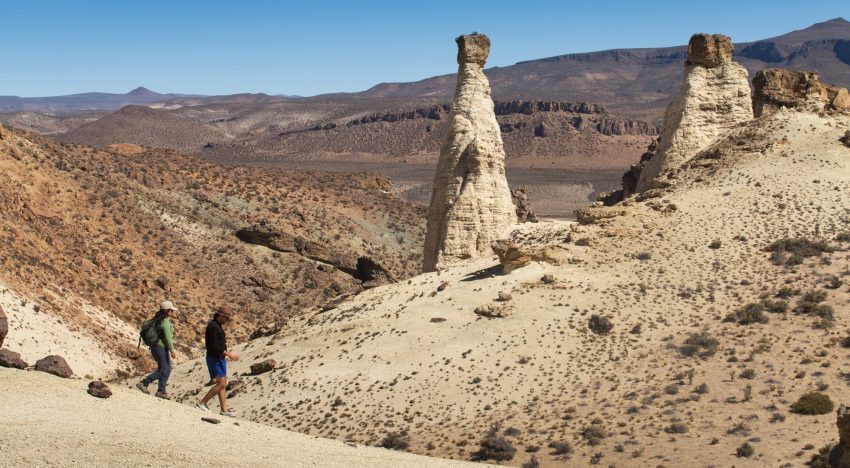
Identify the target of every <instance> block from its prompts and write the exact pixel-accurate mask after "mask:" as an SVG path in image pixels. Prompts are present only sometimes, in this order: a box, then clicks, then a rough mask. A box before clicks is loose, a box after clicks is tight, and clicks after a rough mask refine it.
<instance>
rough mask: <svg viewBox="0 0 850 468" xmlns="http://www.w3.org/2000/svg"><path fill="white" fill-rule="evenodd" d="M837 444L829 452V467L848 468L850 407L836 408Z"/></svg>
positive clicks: (849, 455) (849, 467)
mask: <svg viewBox="0 0 850 468" xmlns="http://www.w3.org/2000/svg"><path fill="white" fill-rule="evenodd" d="M837 423H838V438H839V439H838V444H837V445H836V446H835V447H833V448H832V451H830V452H829V466H830V467H832V468H850V407H848V406H846V405H841V407H839V408H838V421H837Z"/></svg>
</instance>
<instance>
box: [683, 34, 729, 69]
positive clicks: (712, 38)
mask: <svg viewBox="0 0 850 468" xmlns="http://www.w3.org/2000/svg"><path fill="white" fill-rule="evenodd" d="M734 51H735V46H733V45H732V38H730V37H729V36H725V35H723V34H702V33H700V34H694V35H693V36H691V40H690V41H689V42H688V60H687V61H686V62H685V66H688V65H702V66H704V67H706V68H714V67H717V66H720V65H722V64H723V63H725V62H729V61H731V60H732V52H734Z"/></svg>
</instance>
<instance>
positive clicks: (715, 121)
mask: <svg viewBox="0 0 850 468" xmlns="http://www.w3.org/2000/svg"><path fill="white" fill-rule="evenodd" d="M733 51H734V47H733V46H732V40H731V39H730V38H729V37H728V36H724V35H722V34H714V35H709V34H694V35H693V36H692V37H691V40H690V42H689V43H688V59H687V61H686V62H685V77H684V79H683V81H682V85H681V86H680V87H679V93H678V94H677V95H676V98H675V99H674V100H673V102H671V103H670V105H669V106H668V107H667V111H666V112H665V114H664V129H663V131H662V133H661V141H660V142H659V144H658V149H657V150H656V151H655V155H654V156H653V157H652V158H651V159H650V160H648V161H646V164H645V166H644V168H643V169H642V170H641V172H640V177H639V179H638V182H637V187H636V190H635V191H637V192H642V191H644V190H647V189H649V188H652V186H653V181H654V180H655V179H656V178H657V177H658V176H659V175H661V174H662V173H664V172H668V171H675V170H676V169H677V168H678V167H679V166H681V165H682V164H683V163H685V162H687V161H688V160H689V159H691V158H693V157H694V156H695V155H696V154H697V153H698V152H700V151H701V150H703V149H705V148H706V147H707V146H708V145H709V144H710V143H711V142H712V141H714V139H715V138H717V137H718V136H719V135H720V134H721V133H724V132H725V131H727V130H729V129H731V128H733V127H735V126H737V125H738V124H739V123H741V122H746V121H748V120H752V119H753V106H752V101H751V99H750V86H749V83H748V82H747V79H748V75H747V70H746V69H745V68H744V67H742V66H741V65H739V64H737V63H735V62H733V61H732V52H733Z"/></svg>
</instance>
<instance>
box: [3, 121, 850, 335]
mask: <svg viewBox="0 0 850 468" xmlns="http://www.w3.org/2000/svg"><path fill="white" fill-rule="evenodd" d="M838 141H840V142H841V143H844V146H846V147H848V148H850V130H847V131H846V132H844V136H843V137H841V138H839V140H838ZM0 344H3V340H0Z"/></svg>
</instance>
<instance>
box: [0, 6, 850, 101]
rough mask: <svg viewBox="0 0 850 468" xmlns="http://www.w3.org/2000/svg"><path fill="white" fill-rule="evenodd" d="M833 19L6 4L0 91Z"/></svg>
mask: <svg viewBox="0 0 850 468" xmlns="http://www.w3.org/2000/svg"><path fill="white" fill-rule="evenodd" d="M801 5H805V7H802V8H801ZM838 16H841V17H844V18H848V19H850V2H848V1H847V0H842V1H808V2H799V1H796V2H790V1H783V0H777V1H771V2H768V1H764V2H757V1H748V2H740V1H739V2H732V1H722V0H718V1H713V2H692V1H685V0H679V1H656V2H636V1H634V0H632V1H616V0H607V1H582V2H570V1H561V2H556V1H551V2H550V1H543V0H539V1H519V0H512V1H502V0H494V1H478V0H470V1H463V0H455V1H443V0H429V1H416V2H404V1H401V0H398V1H395V2H390V1H365V0H361V1H314V2H309V3H308V2H303V1H299V2H287V1H277V2H271V1H251V0H242V1H230V2H223V1H216V0H207V1H189V0H187V1H178V0H172V1H170V2H165V1H148V2H144V1H137V2H129V1H128V2H125V1H118V0H113V1H99V0H92V1H46V0H25V1H19V0H5V1H0V45H2V47H0V57H2V62H0V63H2V67H0V95H17V96H49V95H61V94H71V93H79V92H86V91H105V92H127V91H129V90H131V89H133V88H135V87H137V86H146V87H148V88H150V89H153V90H155V91H159V92H178V93H197V94H232V93H239V92H265V93H269V94H298V95H305V96H308V95H314V94H319V93H326V92H336V91H360V90H363V89H367V88H369V87H371V86H373V85H375V84H377V83H381V82H393V81H415V80H418V79H422V78H426V77H429V76H433V75H439V74H445V73H451V72H453V71H454V70H455V69H456V64H455V61H454V55H455V51H456V49H455V44H454V42H453V39H454V37H455V36H457V35H459V34H464V33H469V32H472V31H479V32H483V33H486V34H487V35H489V36H490V38H491V39H492V42H493V47H492V51H491V55H490V60H489V61H488V66H494V65H496V66H506V65H511V64H514V63H516V62H518V61H522V60H529V59H535V58H542V57H548V56H553V55H560V54H565V53H571V52H587V51H594V50H603V49H611V48H624V47H660V46H672V45H678V44H684V43H686V42H687V40H688V38H689V37H690V35H691V34H692V33H694V32H711V33H724V34H728V35H730V36H732V38H733V39H734V40H735V41H749V40H754V39H763V38H767V37H771V36H776V35H779V34H783V33H785V32H788V31H791V30H795V29H802V28H804V27H807V26H809V25H811V24H813V23H816V22H820V21H825V20H828V19H831V18H835V17H838Z"/></svg>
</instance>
